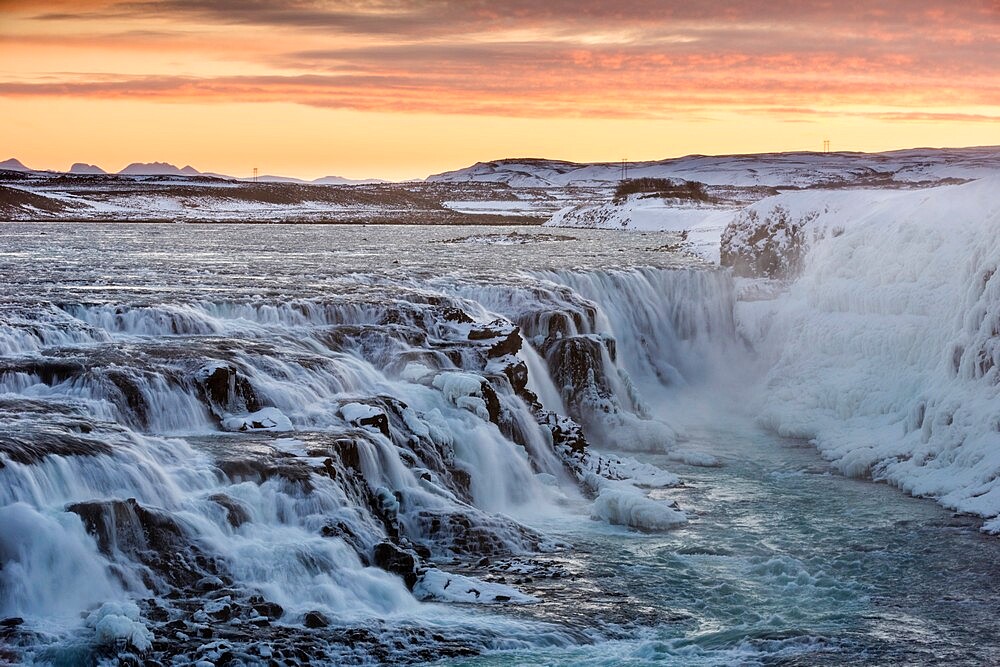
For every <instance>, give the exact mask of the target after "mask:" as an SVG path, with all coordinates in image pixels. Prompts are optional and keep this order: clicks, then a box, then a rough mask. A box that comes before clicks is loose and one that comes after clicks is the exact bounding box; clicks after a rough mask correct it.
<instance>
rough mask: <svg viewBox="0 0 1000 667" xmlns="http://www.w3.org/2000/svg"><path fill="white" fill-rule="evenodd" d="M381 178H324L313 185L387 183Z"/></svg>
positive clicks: (318, 179)
mask: <svg viewBox="0 0 1000 667" xmlns="http://www.w3.org/2000/svg"><path fill="white" fill-rule="evenodd" d="M387 182H388V181H384V180H382V179H381V178H361V179H357V178H344V177H343V176H324V177H323V178H317V179H316V180H315V181H313V183H315V184H316V185H371V184H373V183H387Z"/></svg>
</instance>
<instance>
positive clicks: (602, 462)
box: [574, 451, 687, 531]
mask: <svg viewBox="0 0 1000 667" xmlns="http://www.w3.org/2000/svg"><path fill="white" fill-rule="evenodd" d="M574 461H575V463H576V464H577V465H578V466H579V474H580V476H581V478H582V479H581V481H582V482H583V484H584V485H585V486H586V487H588V488H589V489H591V490H592V491H594V492H595V493H596V495H597V497H596V498H595V500H594V503H593V505H592V506H591V511H590V515H591V518H593V519H596V520H598V521H606V522H608V523H610V524H612V525H619V526H628V527H630V528H636V529H638V530H644V531H659V530H667V529H670V528H675V527H677V526H680V525H682V524H684V523H686V522H687V515H685V514H684V512H682V511H680V509H678V508H677V507H676V505H672V504H667V503H665V502H663V501H661V500H656V499H654V498H650V497H649V495H648V492H647V489H660V488H665V487H669V486H675V485H677V484H678V483H679V482H680V480H679V479H678V478H677V476H676V475H674V474H673V473H671V472H668V471H666V470H663V469H662V468H658V467H656V466H654V465H651V464H648V463H643V462H641V461H637V460H636V459H634V458H631V457H627V456H610V455H604V454H600V453H598V452H596V451H590V452H588V453H585V454H583V455H580V456H577V457H575V458H574Z"/></svg>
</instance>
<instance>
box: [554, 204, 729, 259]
mask: <svg viewBox="0 0 1000 667" xmlns="http://www.w3.org/2000/svg"><path fill="white" fill-rule="evenodd" d="M738 210H739V209H737V208H734V207H732V206H714V205H707V204H706V205H693V204H689V203H684V202H679V201H677V200H671V199H663V198H660V197H646V196H642V195H629V196H628V197H627V198H626V199H624V200H622V201H603V202H596V203H589V202H588V203H582V204H576V205H571V206H566V207H564V208H562V209H560V210H559V211H558V212H557V213H556V214H555V215H553V216H552V218H551V219H550V220H549V221H548V222H546V223H545V226H546V227H583V228H590V229H623V230H631V231H674V232H686V239H685V241H686V245H687V246H688V247H689V248H691V249H692V250H694V251H695V252H696V253H697V254H699V255H700V256H702V257H704V258H705V259H708V260H710V261H715V262H717V261H718V260H719V251H718V249H719V238H720V237H721V236H722V231H723V229H725V227H726V225H727V224H729V222H730V221H731V220H732V219H733V217H735V215H736V214H737V212H738Z"/></svg>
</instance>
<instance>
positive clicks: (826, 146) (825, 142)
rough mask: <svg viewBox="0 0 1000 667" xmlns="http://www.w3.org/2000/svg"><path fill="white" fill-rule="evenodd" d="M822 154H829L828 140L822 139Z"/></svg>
mask: <svg viewBox="0 0 1000 667" xmlns="http://www.w3.org/2000/svg"><path fill="white" fill-rule="evenodd" d="M823 152H824V153H829V152H830V140H829V139H824V140H823Z"/></svg>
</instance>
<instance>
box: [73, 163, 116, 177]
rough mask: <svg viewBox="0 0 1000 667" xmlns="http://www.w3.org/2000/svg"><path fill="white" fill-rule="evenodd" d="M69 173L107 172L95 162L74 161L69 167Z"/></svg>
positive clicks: (94, 173)
mask: <svg viewBox="0 0 1000 667" xmlns="http://www.w3.org/2000/svg"><path fill="white" fill-rule="evenodd" d="M68 173H70V174H89V175H101V174H107V173H108V172H106V171H104V170H103V169H101V168H100V167H98V166H97V165H96V164H87V163H86V162H74V163H73V166H72V167H70V168H69V172H68Z"/></svg>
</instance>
